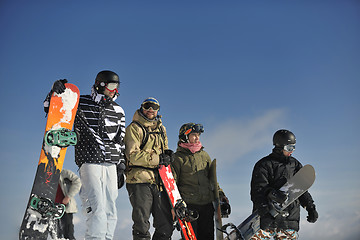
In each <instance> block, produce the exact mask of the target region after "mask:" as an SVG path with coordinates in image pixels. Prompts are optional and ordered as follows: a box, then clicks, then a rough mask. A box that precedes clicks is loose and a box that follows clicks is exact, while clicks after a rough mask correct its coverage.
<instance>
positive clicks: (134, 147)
mask: <svg viewBox="0 0 360 240" xmlns="http://www.w3.org/2000/svg"><path fill="white" fill-rule="evenodd" d="M142 131H143V130H142V129H141V128H140V127H139V126H137V125H136V124H134V123H132V124H130V125H129V126H128V127H127V128H126V131H125V155H126V159H127V161H128V165H129V166H142V167H156V166H158V165H159V155H158V154H157V153H155V152H154V151H153V150H152V149H148V148H144V149H140V145H141V142H142V138H143V135H144V134H143V133H142Z"/></svg>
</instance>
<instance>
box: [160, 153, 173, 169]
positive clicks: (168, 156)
mask: <svg viewBox="0 0 360 240" xmlns="http://www.w3.org/2000/svg"><path fill="white" fill-rule="evenodd" d="M173 161H174V152H173V151H172V150H170V149H166V150H165V151H164V152H163V153H161V154H160V155H159V165H165V167H167V166H168V165H169V164H170V163H172V162H173Z"/></svg>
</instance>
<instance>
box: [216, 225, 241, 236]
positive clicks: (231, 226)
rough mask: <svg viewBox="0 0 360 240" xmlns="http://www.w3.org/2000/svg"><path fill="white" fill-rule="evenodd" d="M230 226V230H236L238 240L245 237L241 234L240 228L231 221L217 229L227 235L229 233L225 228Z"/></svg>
mask: <svg viewBox="0 0 360 240" xmlns="http://www.w3.org/2000/svg"><path fill="white" fill-rule="evenodd" d="M228 227H229V228H230V229H232V230H235V232H236V237H237V238H238V239H240V240H243V239H245V237H244V236H243V234H242V233H241V231H240V229H239V228H238V227H237V226H236V225H235V224H232V223H227V224H225V225H224V226H222V228H221V229H219V230H220V231H221V232H223V233H225V234H226V235H227V236H229V235H230V233H228V231H227V230H226V229H227V228H228Z"/></svg>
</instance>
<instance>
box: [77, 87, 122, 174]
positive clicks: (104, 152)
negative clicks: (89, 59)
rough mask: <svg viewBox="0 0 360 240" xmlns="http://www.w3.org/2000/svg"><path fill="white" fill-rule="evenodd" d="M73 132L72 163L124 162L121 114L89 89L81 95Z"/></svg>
mask: <svg viewBox="0 0 360 240" xmlns="http://www.w3.org/2000/svg"><path fill="white" fill-rule="evenodd" d="M74 130H75V131H76V132H77V133H78V135H79V139H78V143H77V145H76V146H75V162H76V164H77V165H78V166H79V167H80V166H81V165H82V164H83V163H103V162H109V163H115V164H118V163H120V162H125V160H124V149H125V144H124V136H125V113H124V110H123V109H122V108H121V107H120V106H119V105H118V104H117V103H116V102H114V101H113V100H112V99H108V98H106V97H105V96H104V95H102V94H98V93H96V92H95V90H94V89H92V94H91V95H81V96H80V101H79V107H78V111H77V114H76V117H75V122H74Z"/></svg>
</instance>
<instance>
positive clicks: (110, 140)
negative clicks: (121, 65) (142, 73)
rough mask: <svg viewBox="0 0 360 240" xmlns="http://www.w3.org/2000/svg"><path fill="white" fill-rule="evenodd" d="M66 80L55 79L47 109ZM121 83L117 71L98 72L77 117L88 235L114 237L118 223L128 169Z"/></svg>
mask: <svg viewBox="0 0 360 240" xmlns="http://www.w3.org/2000/svg"><path fill="white" fill-rule="evenodd" d="M66 82H67V80H66V79H62V80H57V81H55V82H54V84H53V86H52V89H51V91H50V93H49V95H48V97H47V98H46V99H45V102H44V108H45V111H46V109H47V108H48V106H49V102H50V97H51V94H52V93H53V92H55V93H57V94H61V93H63V92H65V91H66V88H65V83H66ZM119 84H120V81H119V76H118V75H117V74H116V73H115V72H112V71H107V70H105V71H101V72H99V73H98V74H97V76H96V79H95V84H94V85H93V87H92V89H91V95H81V96H80V100H79V106H78V110H77V113H76V117H75V122H74V130H75V132H76V133H77V135H78V142H77V144H76V146H75V162H76V164H77V165H78V166H79V173H80V179H81V182H82V186H81V190H80V194H79V195H80V198H81V200H82V206H83V208H84V212H85V213H86V232H85V239H113V235H114V232H115V227H116V223H117V209H116V202H115V201H116V198H117V196H118V188H120V187H121V186H122V185H123V184H124V170H125V160H124V150H125V144H124V136H125V113H124V110H123V109H122V108H121V107H120V106H119V105H118V104H117V103H116V102H115V100H116V98H117V96H118V88H119Z"/></svg>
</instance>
